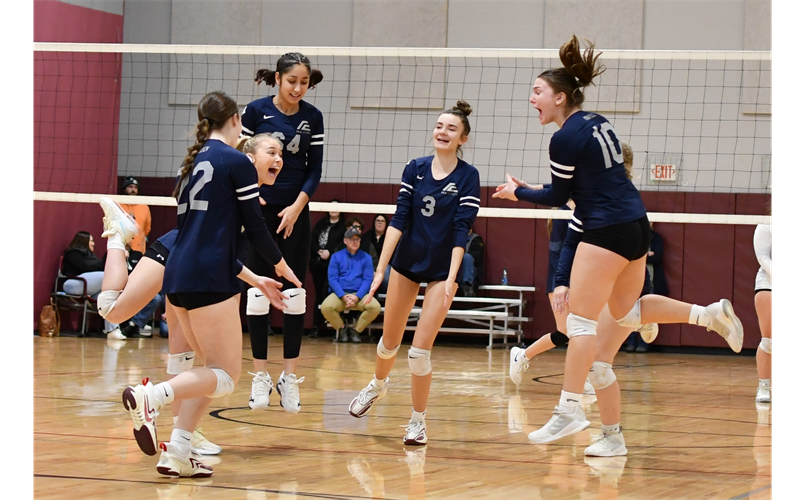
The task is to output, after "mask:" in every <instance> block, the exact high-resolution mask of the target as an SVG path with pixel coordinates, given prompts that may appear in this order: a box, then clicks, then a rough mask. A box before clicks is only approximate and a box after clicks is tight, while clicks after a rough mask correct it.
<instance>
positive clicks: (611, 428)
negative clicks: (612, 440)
mask: <svg viewBox="0 0 805 500" xmlns="http://www.w3.org/2000/svg"><path fill="white" fill-rule="evenodd" d="M601 430H602V431H603V432H604V435H605V436H610V435H612V434H617V433H619V432H620V431H621V424H620V423H617V424H612V425H601Z"/></svg>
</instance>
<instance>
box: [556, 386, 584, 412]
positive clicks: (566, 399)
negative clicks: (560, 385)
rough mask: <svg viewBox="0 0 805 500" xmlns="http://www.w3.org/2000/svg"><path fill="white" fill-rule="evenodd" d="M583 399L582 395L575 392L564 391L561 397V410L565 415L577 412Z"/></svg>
mask: <svg viewBox="0 0 805 500" xmlns="http://www.w3.org/2000/svg"><path fill="white" fill-rule="evenodd" d="M581 397H582V395H581V394H576V393H575V392H567V391H562V395H561V396H559V409H560V410H561V411H562V412H563V413H573V412H575V411H576V408H577V407H579V406H580V405H581Z"/></svg>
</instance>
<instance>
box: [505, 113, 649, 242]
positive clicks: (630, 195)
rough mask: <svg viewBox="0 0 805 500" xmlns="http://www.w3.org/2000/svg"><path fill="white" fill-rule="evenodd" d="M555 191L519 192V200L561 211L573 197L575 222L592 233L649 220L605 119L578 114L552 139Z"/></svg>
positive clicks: (550, 151)
mask: <svg viewBox="0 0 805 500" xmlns="http://www.w3.org/2000/svg"><path fill="white" fill-rule="evenodd" d="M548 151H549V155H550V161H551V180H552V184H551V186H550V187H547V188H545V189H541V190H536V191H535V190H532V189H527V188H523V187H518V188H517V189H516V190H515V195H516V196H517V198H518V199H520V200H525V201H530V202H532V203H538V204H540V205H546V206H549V207H559V206H562V205H564V204H565V203H567V200H568V199H570V198H572V199H573V201H575V202H576V211H575V214H576V217H577V218H578V219H579V220H582V221H584V226H585V227H586V228H588V229H598V228H601V227H606V226H610V225H612V224H620V223H622V222H629V221H633V220H637V219H639V218H641V217H643V216H644V215H646V207H645V206H643V200H642V199H641V198H640V192H639V191H638V190H637V188H635V187H634V184H632V182H631V181H630V180H629V178H628V177H627V176H626V169H624V168H623V149H622V148H621V143H620V140H619V139H618V135H617V134H616V133H615V129H614V128H613V127H612V125H611V124H610V123H609V122H608V121H607V119H606V118H604V117H603V116H601V115H599V114H596V113H590V112H587V111H578V112H576V113H573V114H572V115H571V116H570V117H569V118H568V119H567V121H565V124H564V125H563V126H562V128H561V129H559V130H558V131H556V132H555V133H554V134H553V137H551V144H550V146H549V148H548Z"/></svg>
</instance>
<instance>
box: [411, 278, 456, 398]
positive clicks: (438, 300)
mask: <svg viewBox="0 0 805 500" xmlns="http://www.w3.org/2000/svg"><path fill="white" fill-rule="evenodd" d="M456 290H458V285H457V284H455V283H453V290H452V292H451V296H450V304H452V299H453V297H455V295H456ZM450 304H448V305H447V308H446V309H445V307H444V282H443V281H436V282H432V283H430V284H428V288H427V289H425V299H424V300H423V301H422V314H421V315H420V317H419V321H418V322H417V325H416V331H415V332H414V341H413V342H412V344H411V345H412V346H413V347H418V348H419V349H425V350H427V351H430V350H431V349H432V348H433V341H434V340H436V335H437V334H438V333H439V328H440V327H441V326H442V323H443V322H444V318H445V316H447V311H448V310H449V309H450ZM432 375H433V374H432V373H428V374H427V375H424V376H420V375H414V374H413V373H412V374H411V399H412V401H413V407H414V410H416V411H418V412H420V413H421V412H423V411H425V410H426V409H427V406H428V395H429V394H430V383H431V379H432Z"/></svg>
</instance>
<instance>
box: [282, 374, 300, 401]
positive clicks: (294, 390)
mask: <svg viewBox="0 0 805 500" xmlns="http://www.w3.org/2000/svg"><path fill="white" fill-rule="evenodd" d="M283 380H284V381H285V384H287V385H288V389H287V390H289V391H290V394H289V395H288V396H290V397H291V398H294V399H297V400H298V399H299V384H301V383H302V382H304V381H305V377H302V378H298V379H296V380H288V379H287V378H285V379H283ZM283 385H284V384H283Z"/></svg>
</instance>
